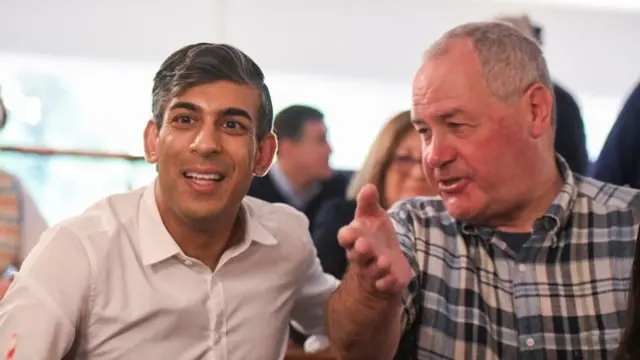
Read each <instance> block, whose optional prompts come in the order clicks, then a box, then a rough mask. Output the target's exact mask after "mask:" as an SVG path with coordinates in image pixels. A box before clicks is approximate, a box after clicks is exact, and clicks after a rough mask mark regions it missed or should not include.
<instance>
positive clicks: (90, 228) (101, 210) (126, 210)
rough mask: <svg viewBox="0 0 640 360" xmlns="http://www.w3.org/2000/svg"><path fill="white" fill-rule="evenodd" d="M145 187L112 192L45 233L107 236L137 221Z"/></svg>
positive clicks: (94, 237) (86, 237)
mask: <svg viewBox="0 0 640 360" xmlns="http://www.w3.org/2000/svg"><path fill="white" fill-rule="evenodd" d="M144 190H145V188H141V189H137V190H133V191H129V192H125V193H120V194H114V195H110V196H107V197H105V198H103V199H101V200H98V201H96V202H95V203H93V204H92V205H90V206H89V207H87V209H86V210H85V211H83V212H82V213H81V214H79V215H76V216H73V217H70V218H68V219H65V220H63V221H61V222H59V223H57V224H55V225H53V226H51V227H50V228H49V229H48V230H46V231H45V233H49V234H53V233H60V231H61V230H63V232H66V233H68V232H72V233H74V234H75V235H76V236H78V237H79V238H82V239H96V238H97V237H100V235H104V236H108V235H110V234H114V233H119V232H120V230H121V229H122V228H123V227H125V226H127V225H128V224H130V223H131V222H132V221H137V217H138V209H139V206H140V201H141V200H142V196H143V194H144Z"/></svg>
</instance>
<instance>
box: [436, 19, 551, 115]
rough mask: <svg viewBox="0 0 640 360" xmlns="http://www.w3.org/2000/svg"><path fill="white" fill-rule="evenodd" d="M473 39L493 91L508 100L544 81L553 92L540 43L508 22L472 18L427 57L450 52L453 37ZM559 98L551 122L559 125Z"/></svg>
mask: <svg viewBox="0 0 640 360" xmlns="http://www.w3.org/2000/svg"><path fill="white" fill-rule="evenodd" d="M461 38H467V39H469V40H470V41H471V43H472V45H473V47H474V49H475V51H476V53H477V54H478V57H479V58H480V62H481V65H482V71H483V76H484V81H485V83H486V86H487V89H488V90H489V92H490V93H491V94H492V95H493V96H495V97H496V98H498V99H501V100H503V101H505V102H508V101H510V100H512V99H514V98H516V97H520V96H522V95H523V94H524V92H525V91H526V90H527V89H528V88H529V87H530V86H531V85H533V84H535V83H540V84H542V85H544V86H545V87H546V88H548V89H549V91H551V93H552V94H553V84H552V82H551V76H550V75H549V69H548V68H547V62H546V60H545V58H544V55H543V53H542V49H541V48H540V46H539V45H538V43H537V42H536V41H535V40H534V39H532V38H531V37H529V36H527V35H526V34H524V33H523V32H521V31H520V30H518V29H517V28H515V27H514V26H512V25H510V24H508V23H505V22H496V21H494V22H486V21H485V22H471V23H466V24H463V25H460V26H458V27H455V28H453V29H451V30H449V31H447V32H446V33H445V34H444V35H443V36H442V37H441V38H440V39H439V40H438V41H436V42H435V43H434V44H433V45H431V46H430V47H429V49H428V50H427V51H426V52H425V54H424V60H428V59H430V58H433V57H438V56H440V55H443V54H444V53H446V52H447V48H448V45H449V43H450V41H451V40H455V39H461ZM555 122H556V114H555V102H554V106H553V111H552V116H551V123H552V125H554V126H555Z"/></svg>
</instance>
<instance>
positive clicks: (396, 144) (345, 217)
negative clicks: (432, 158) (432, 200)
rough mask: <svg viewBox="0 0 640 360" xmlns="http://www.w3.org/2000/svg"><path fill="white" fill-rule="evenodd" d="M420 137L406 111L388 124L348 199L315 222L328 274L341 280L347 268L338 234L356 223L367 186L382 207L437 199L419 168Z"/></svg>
mask: <svg viewBox="0 0 640 360" xmlns="http://www.w3.org/2000/svg"><path fill="white" fill-rule="evenodd" d="M421 149H422V142H421V140H420V134H419V133H418V132H417V131H416V130H415V129H414V128H413V125H412V124H411V114H410V112H409V111H403V112H401V113H399V114H397V115H396V116H394V117H393V118H392V119H391V120H389V121H388V122H387V123H386V124H385V125H384V127H383V128H382V130H381V131H380V133H379V134H378V136H377V137H376V139H375V140H374V142H373V144H372V145H371V148H370V149H369V153H368V155H367V157H366V158H365V161H364V164H363V166H362V168H361V169H360V171H358V172H357V173H356V174H355V175H354V177H353V179H352V180H351V183H350V184H349V187H348V190H347V196H346V198H336V199H333V200H331V201H328V202H327V203H326V204H325V205H324V206H323V207H322V209H321V210H320V211H319V212H318V215H317V217H316V219H315V221H314V224H313V227H312V230H311V233H312V237H313V241H314V243H315V245H316V248H317V249H318V257H319V258H320V263H321V264H322V268H323V269H324V271H325V272H327V273H329V274H332V275H333V276H335V277H336V278H338V279H342V276H343V275H344V272H345V270H346V267H347V259H346V252H345V250H344V249H343V248H342V247H340V245H339V244H338V230H340V228H341V227H343V226H344V225H347V224H348V223H350V222H351V220H353V216H354V214H355V210H356V196H357V195H358V193H359V192H360V190H361V189H362V187H363V186H364V185H366V184H374V185H376V187H377V188H378V190H379V191H380V202H381V204H380V205H381V206H382V207H383V208H385V209H388V208H389V207H391V206H392V205H393V204H394V203H396V202H397V201H400V200H404V199H407V198H410V197H414V196H435V195H437V189H435V188H434V187H432V186H431V185H430V184H429V183H428V182H427V179H426V177H425V175H424V172H423V171H422V168H421V166H420V163H421V161H422V160H421V159H422V150H421Z"/></svg>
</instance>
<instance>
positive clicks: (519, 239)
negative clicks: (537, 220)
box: [496, 231, 531, 254]
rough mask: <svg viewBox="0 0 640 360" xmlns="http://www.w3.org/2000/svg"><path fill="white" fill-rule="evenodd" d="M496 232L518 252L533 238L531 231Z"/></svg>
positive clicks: (510, 247) (512, 249)
mask: <svg viewBox="0 0 640 360" xmlns="http://www.w3.org/2000/svg"><path fill="white" fill-rule="evenodd" d="M496 234H497V235H498V237H499V238H500V240H502V241H504V243H505V244H507V246H508V247H509V249H511V251H513V252H514V253H515V254H517V253H518V252H519V251H520V249H522V247H523V246H524V244H525V243H526V242H527V241H529V238H531V233H511V232H502V231H496Z"/></svg>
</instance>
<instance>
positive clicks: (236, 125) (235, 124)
mask: <svg viewBox="0 0 640 360" xmlns="http://www.w3.org/2000/svg"><path fill="white" fill-rule="evenodd" d="M222 128H223V129H225V130H226V131H227V132H230V133H235V134H238V133H244V132H246V130H247V128H246V127H245V126H244V125H243V124H242V123H241V122H239V121H235V120H227V121H225V122H224V123H222Z"/></svg>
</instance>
